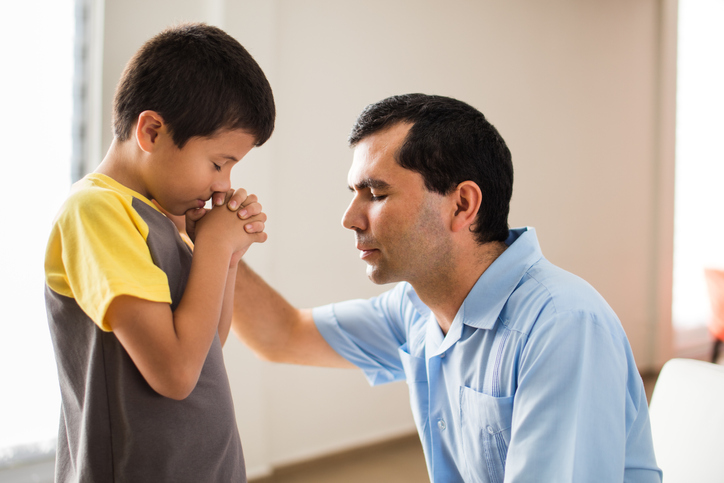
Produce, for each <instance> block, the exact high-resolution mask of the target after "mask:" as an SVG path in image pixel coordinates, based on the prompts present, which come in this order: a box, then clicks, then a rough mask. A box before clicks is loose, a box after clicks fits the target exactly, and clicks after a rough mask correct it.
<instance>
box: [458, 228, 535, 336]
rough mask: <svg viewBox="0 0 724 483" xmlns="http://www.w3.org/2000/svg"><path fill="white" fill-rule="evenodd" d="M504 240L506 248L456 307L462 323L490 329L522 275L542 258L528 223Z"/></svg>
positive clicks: (532, 229)
mask: <svg viewBox="0 0 724 483" xmlns="http://www.w3.org/2000/svg"><path fill="white" fill-rule="evenodd" d="M505 244H506V245H508V248H507V249H506V250H505V251H504V252H503V253H502V254H501V255H500V256H499V257H498V258H497V259H496V260H495V261H494V262H493V263H492V264H491V265H490V266H489V267H488V268H487V270H485V272H483V274H482V275H481V276H480V278H479V279H478V281H477V282H476V283H475V285H474V286H473V288H472V290H470V293H469V294H468V296H467V297H465V301H464V302H463V304H462V306H461V307H460V310H459V311H458V316H460V317H462V321H463V323H464V324H465V325H469V326H471V327H476V328H478V329H491V328H492V327H493V325H495V322H496V320H497V319H498V315H499V314H500V312H501V311H502V310H503V307H504V306H505V304H506V303H507V302H508V298H509V297H510V295H511V294H512V293H513V290H515V288H516V287H517V286H518V284H519V283H520V281H521V279H522V278H523V276H524V275H525V274H526V272H528V270H529V269H530V267H531V266H533V264H534V263H536V262H537V261H538V260H540V259H541V258H543V253H541V250H540V245H539V244H538V237H537V236H536V233H535V229H534V228H532V227H525V228H516V229H513V230H510V233H509V235H508V239H507V240H505ZM456 318H457V317H456Z"/></svg>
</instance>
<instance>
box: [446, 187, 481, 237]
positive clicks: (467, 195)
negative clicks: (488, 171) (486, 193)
mask: <svg viewBox="0 0 724 483" xmlns="http://www.w3.org/2000/svg"><path fill="white" fill-rule="evenodd" d="M450 196H452V197H453V198H452V201H453V202H454V208H455V213H454V214H453V217H452V223H451V227H450V228H451V229H452V231H453V232H459V231H461V230H463V229H467V228H468V227H470V226H471V225H473V224H474V223H475V218H476V217H477V216H478V210H479V209H480V204H481V203H482V200H483V193H482V191H480V186H478V185H477V183H474V182H473V181H463V182H462V183H460V184H459V185H458V186H457V188H455V191H453V192H452V193H451V194H450Z"/></svg>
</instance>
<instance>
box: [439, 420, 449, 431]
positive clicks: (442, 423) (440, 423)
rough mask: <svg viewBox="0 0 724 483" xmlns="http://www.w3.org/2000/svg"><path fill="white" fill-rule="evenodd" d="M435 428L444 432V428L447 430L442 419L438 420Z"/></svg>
mask: <svg viewBox="0 0 724 483" xmlns="http://www.w3.org/2000/svg"><path fill="white" fill-rule="evenodd" d="M437 427H438V428H440V431H445V428H447V424H445V420H444V419H440V420H439V421H438V422H437Z"/></svg>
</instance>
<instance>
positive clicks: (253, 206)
mask: <svg viewBox="0 0 724 483" xmlns="http://www.w3.org/2000/svg"><path fill="white" fill-rule="evenodd" d="M251 196H254V195H251ZM251 196H249V198H251ZM261 209H262V208H261V203H258V202H254V203H249V204H244V206H242V207H241V208H240V209H239V211H237V213H238V215H239V218H241V219H242V220H245V219H247V218H251V217H252V216H256V215H258V214H260V213H261Z"/></svg>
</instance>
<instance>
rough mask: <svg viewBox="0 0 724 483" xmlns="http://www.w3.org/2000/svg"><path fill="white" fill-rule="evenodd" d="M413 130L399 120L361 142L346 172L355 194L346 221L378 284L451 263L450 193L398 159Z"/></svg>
mask: <svg viewBox="0 0 724 483" xmlns="http://www.w3.org/2000/svg"><path fill="white" fill-rule="evenodd" d="M409 129H410V124H397V125H395V126H393V127H391V128H389V129H387V130H385V131H382V132H379V133H376V134H373V135H371V136H368V137H366V138H364V139H363V140H362V141H360V142H359V143H358V144H357V146H356V147H355V149H354V158H353V161H352V167H351V168H350V170H349V174H348V176H347V181H348V183H349V187H350V190H352V192H353V193H354V198H353V199H352V202H351V203H350V205H349V207H348V208H347V211H346V212H345V214H344V217H343V218H342V224H343V225H344V227H345V228H349V229H350V230H353V231H354V232H355V237H356V241H357V249H358V250H360V258H362V260H364V261H365V262H367V275H368V277H369V278H370V280H372V281H373V282H374V283H389V282H398V281H403V280H404V281H407V282H410V283H412V284H413V285H415V284H416V283H424V282H425V281H426V280H429V279H430V278H431V276H433V277H434V276H435V274H436V273H439V270H440V269H443V268H444V266H445V265H449V264H450V260H449V258H448V256H449V252H450V250H449V248H450V243H451V239H450V234H449V230H448V228H447V226H446V224H445V222H444V214H445V209H446V207H447V206H448V204H447V203H445V200H446V198H445V197H444V196H442V195H439V194H437V193H433V192H430V191H428V190H427V189H426V188H425V183H424V180H423V178H422V175H420V174H419V173H416V172H414V171H410V170H408V169H405V168H403V167H401V166H400V165H399V164H397V162H396V161H395V154H396V153H397V151H398V150H399V148H400V146H401V145H402V143H403V142H404V140H405V137H406V135H407V132H408V131H409Z"/></svg>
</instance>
